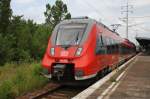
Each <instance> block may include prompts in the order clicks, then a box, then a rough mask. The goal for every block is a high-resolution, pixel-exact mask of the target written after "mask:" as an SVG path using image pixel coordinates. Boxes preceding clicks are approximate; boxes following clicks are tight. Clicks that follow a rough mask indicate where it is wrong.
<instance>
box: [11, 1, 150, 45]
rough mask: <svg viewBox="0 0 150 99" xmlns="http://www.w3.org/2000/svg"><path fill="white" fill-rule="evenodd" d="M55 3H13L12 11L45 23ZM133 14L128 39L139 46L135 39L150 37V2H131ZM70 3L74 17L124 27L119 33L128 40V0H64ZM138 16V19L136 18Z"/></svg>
mask: <svg viewBox="0 0 150 99" xmlns="http://www.w3.org/2000/svg"><path fill="white" fill-rule="evenodd" d="M55 1H56V0H12V2H11V8H12V10H13V14H14V15H24V18H25V19H32V20H34V21H35V22H37V23H44V21H45V17H44V11H45V10H46V7H45V5H46V4H47V3H50V4H51V5H53V4H54V3H55ZM128 1H129V5H132V6H131V7H130V9H131V11H133V12H131V13H129V17H131V18H129V25H130V26H131V27H129V39H130V40H131V41H133V42H135V43H136V41H135V36H138V37H149V38H150V28H149V26H150V17H144V18H139V17H143V16H150V13H149V11H150V0H128ZM63 2H64V3H66V4H67V6H68V10H69V12H70V13H71V15H72V17H80V16H88V17H90V18H93V19H95V20H97V21H101V22H102V23H103V24H105V25H107V26H108V27H110V28H111V26H110V25H111V24H121V27H119V29H118V33H119V34H120V35H121V36H122V37H123V38H125V37H126V33H125V31H126V28H125V22H123V21H122V20H121V19H120V18H123V17H125V13H121V11H125V8H122V7H121V6H125V5H126V2H127V0H63ZM135 17H137V18H135Z"/></svg>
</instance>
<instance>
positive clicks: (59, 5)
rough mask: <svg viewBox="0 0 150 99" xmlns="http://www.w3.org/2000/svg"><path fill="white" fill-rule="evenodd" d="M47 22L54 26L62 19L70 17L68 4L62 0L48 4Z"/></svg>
mask: <svg viewBox="0 0 150 99" xmlns="http://www.w3.org/2000/svg"><path fill="white" fill-rule="evenodd" d="M45 16H46V22H47V23H48V24H50V25H52V26H53V27H54V26H56V25H57V24H58V23H59V22H60V21H61V20H64V19H70V18H71V14H70V13H68V10H67V5H66V4H64V3H63V1H62V0H57V1H56V2H55V5H53V6H51V5H50V4H47V5H46V12H45Z"/></svg>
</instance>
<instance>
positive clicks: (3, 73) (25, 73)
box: [0, 63, 48, 99]
mask: <svg viewBox="0 0 150 99" xmlns="http://www.w3.org/2000/svg"><path fill="white" fill-rule="evenodd" d="M41 71H42V68H41V67H40V64H39V63H32V64H25V63H24V64H21V65H19V66H18V65H17V64H6V65H5V66H4V67H0V99H15V98H16V97H17V96H20V95H22V94H24V93H27V92H29V91H33V90H34V89H37V88H40V87H43V86H44V85H45V84H46V83H48V80H47V79H46V78H44V77H42V76H40V74H39V72H41Z"/></svg>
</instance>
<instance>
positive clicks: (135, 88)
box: [88, 54, 150, 99]
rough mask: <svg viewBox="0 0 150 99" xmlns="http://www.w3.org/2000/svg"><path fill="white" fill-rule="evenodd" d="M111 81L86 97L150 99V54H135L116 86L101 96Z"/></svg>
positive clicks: (97, 98)
mask: <svg viewBox="0 0 150 99" xmlns="http://www.w3.org/2000/svg"><path fill="white" fill-rule="evenodd" d="M111 83H112V82H111V81H108V82H106V83H105V84H104V86H102V87H101V88H99V89H97V90H96V91H95V92H94V93H93V94H91V95H90V96H89V97H88V99H150V56H148V55H144V54H141V55H139V56H137V58H136V59H135V60H134V61H133V62H132V63H131V64H130V65H129V67H128V69H127V71H126V73H125V74H124V75H123V77H122V78H121V79H120V81H119V82H118V86H114V87H113V88H112V89H111V90H110V92H109V91H108V93H107V94H106V95H105V96H103V97H101V94H102V93H103V91H105V90H106V89H107V87H108V85H109V84H111ZM116 83H117V82H116ZM116 85H117V84H116ZM115 87H116V88H115Z"/></svg>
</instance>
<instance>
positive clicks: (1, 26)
mask: <svg viewBox="0 0 150 99" xmlns="http://www.w3.org/2000/svg"><path fill="white" fill-rule="evenodd" d="M10 2H11V0H0V33H2V34H3V35H6V33H7V28H8V26H9V23H10V18H11V15H12V11H11V8H10Z"/></svg>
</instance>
